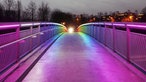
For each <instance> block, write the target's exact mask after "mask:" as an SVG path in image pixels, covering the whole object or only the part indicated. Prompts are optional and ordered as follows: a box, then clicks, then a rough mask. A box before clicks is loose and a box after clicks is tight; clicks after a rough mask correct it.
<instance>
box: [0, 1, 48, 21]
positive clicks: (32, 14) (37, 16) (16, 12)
mask: <svg viewBox="0 0 146 82" xmlns="http://www.w3.org/2000/svg"><path fill="white" fill-rule="evenodd" d="M49 16H50V7H49V5H48V3H46V2H41V4H40V5H39V6H38V7H37V5H36V3H35V2H33V1H30V3H29V4H28V5H27V6H26V7H23V5H22V3H21V1H20V0H18V1H16V0H3V1H1V2H0V22H31V21H49Z"/></svg>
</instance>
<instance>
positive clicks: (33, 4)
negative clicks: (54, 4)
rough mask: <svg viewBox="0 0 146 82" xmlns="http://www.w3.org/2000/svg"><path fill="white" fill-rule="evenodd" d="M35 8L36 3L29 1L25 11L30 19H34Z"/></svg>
mask: <svg viewBox="0 0 146 82" xmlns="http://www.w3.org/2000/svg"><path fill="white" fill-rule="evenodd" d="M36 8H37V6H36V3H35V2H33V1H31V2H30V3H29V5H28V8H27V12H29V13H30V17H31V21H34V18H35V16H36V14H35V13H36Z"/></svg>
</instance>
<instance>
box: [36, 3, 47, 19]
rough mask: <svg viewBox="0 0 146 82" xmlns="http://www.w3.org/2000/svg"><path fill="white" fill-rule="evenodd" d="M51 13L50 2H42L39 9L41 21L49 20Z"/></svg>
mask: <svg viewBox="0 0 146 82" xmlns="http://www.w3.org/2000/svg"><path fill="white" fill-rule="evenodd" d="M49 14H50V8H49V5H48V3H44V2H42V3H41V5H40V7H39V9H38V18H39V20H40V21H48V19H49Z"/></svg>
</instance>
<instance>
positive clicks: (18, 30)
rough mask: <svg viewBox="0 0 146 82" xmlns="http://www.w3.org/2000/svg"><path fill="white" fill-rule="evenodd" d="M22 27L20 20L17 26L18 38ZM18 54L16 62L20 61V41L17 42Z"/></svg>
mask: <svg viewBox="0 0 146 82" xmlns="http://www.w3.org/2000/svg"><path fill="white" fill-rule="evenodd" d="M20 28H21V23H20V22H19V26H18V27H17V28H16V37H17V40H18V39H19V38H20ZM16 45H17V54H16V57H17V58H16V62H18V61H19V53H20V45H19V42H17V44H16Z"/></svg>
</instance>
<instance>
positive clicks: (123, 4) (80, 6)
mask: <svg viewBox="0 0 146 82" xmlns="http://www.w3.org/2000/svg"><path fill="white" fill-rule="evenodd" d="M21 1H22V2H23V5H27V4H28V3H29V2H30V0H21ZM32 1H34V2H36V3H37V4H39V3H40V2H41V1H45V2H48V3H49V6H50V8H51V9H60V10H63V11H66V12H73V13H88V14H96V13H97V12H100V11H104V12H105V11H107V12H109V11H118V10H119V11H126V10H128V9H129V10H131V11H134V10H138V11H141V9H142V8H144V7H146V0H32Z"/></svg>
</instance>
